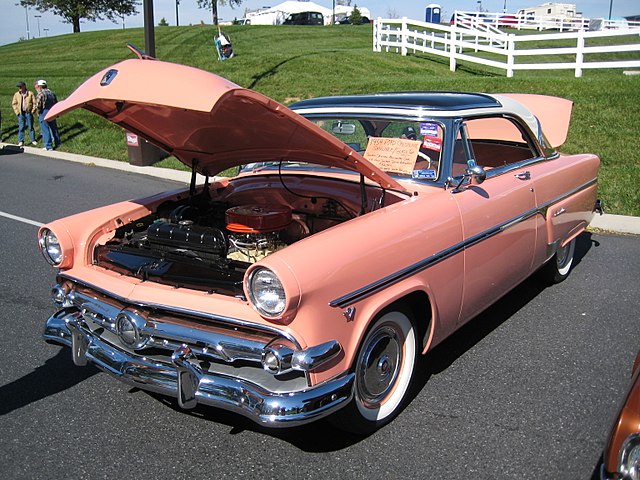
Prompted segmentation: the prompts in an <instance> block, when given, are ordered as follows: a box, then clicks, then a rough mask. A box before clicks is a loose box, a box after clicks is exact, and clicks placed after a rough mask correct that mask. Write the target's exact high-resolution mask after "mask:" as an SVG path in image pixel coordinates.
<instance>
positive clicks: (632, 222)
mask: <svg viewBox="0 0 640 480" xmlns="http://www.w3.org/2000/svg"><path fill="white" fill-rule="evenodd" d="M0 148H2V149H5V148H6V149H7V150H15V151H16V152H21V151H24V152H25V153H29V154H31V155H41V156H43V157H50V158H56V159H59V160H67V161H69V162H76V163H83V164H85V165H95V166H97V167H104V168H113V169H115V170H121V171H124V172H131V173H140V174H142V175H150V176H152V177H156V178H162V179H164V180H174V181H176V182H182V183H189V182H190V181H191V173H190V172H181V171H178V170H171V169H169V168H158V167H136V166H133V165H130V164H129V163H127V162H119V161H117V160H106V159H104V158H98V157H89V156H86V155H78V154H75V153H67V152H60V151H57V150H43V149H42V148H38V147H18V146H17V145H13V144H7V143H0ZM197 181H198V183H202V182H204V177H203V176H202V175H198V178H197ZM605 208H606V206H605ZM589 228H591V229H597V230H603V231H607V232H613V233H623V234H631V235H640V217H629V216H626V215H613V214H609V213H605V214H604V215H596V216H595V217H594V218H593V221H592V222H591V225H590V226H589Z"/></svg>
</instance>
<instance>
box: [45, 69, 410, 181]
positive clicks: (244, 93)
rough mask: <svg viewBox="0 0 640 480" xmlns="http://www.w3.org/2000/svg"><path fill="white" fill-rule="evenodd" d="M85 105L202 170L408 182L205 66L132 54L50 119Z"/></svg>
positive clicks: (74, 95)
mask: <svg viewBox="0 0 640 480" xmlns="http://www.w3.org/2000/svg"><path fill="white" fill-rule="evenodd" d="M76 108H85V109H87V110H89V111H91V112H94V113H96V114H98V115H101V116H103V117H105V118H106V119H107V120H109V121H111V122H113V123H115V124H116V125H120V126H121V127H123V128H124V129H126V130H128V131H130V132H133V133H136V134H138V135H140V136H142V137H143V138H145V139H147V140H148V141H150V142H151V143H153V144H155V145H157V146H158V147H160V148H162V149H163V150H165V151H166V152H167V153H169V154H171V155H173V156H175V157H176V158H178V159H179V160H180V161H182V162H183V163H184V164H186V165H188V166H189V167H192V166H193V164H194V162H195V167H196V170H197V171H198V173H201V174H204V175H215V174H217V173H219V172H221V171H223V170H225V169H227V168H229V167H233V166H237V165H242V164H247V163H253V162H264V161H279V160H290V161H303V162H309V163H315V164H319V165H324V166H329V167H338V168H342V169H347V170H352V171H355V172H359V173H361V174H362V175H364V176H365V177H367V178H369V179H370V180H372V181H374V182H376V183H378V184H380V185H381V186H382V187H384V188H396V189H400V190H404V187H402V186H401V185H400V184H399V183H398V182H397V181H396V180H394V179H393V178H391V177H390V176H389V175H388V174H386V173H385V172H383V171H382V170H380V169H379V168H377V167H376V166H374V165H373V164H371V163H370V162H369V161H367V160H366V159H365V158H364V157H363V156H362V155H360V154H359V153H358V152H356V151H354V150H353V149H351V148H350V147H349V146H347V145H345V144H344V143H342V142H341V141H340V140H338V139H337V138H335V137H333V136H332V135H331V134H329V133H328V132H325V131H324V130H322V129H321V128H320V127H318V126H316V125H315V124H313V123H311V122H310V121H308V120H306V119H305V118H303V117H302V116H300V115H298V114H297V113H295V112H293V111H292V110H290V109H288V108H287V107H285V106H283V105H281V104H279V103H278V102H276V101H274V100H272V99H270V98H268V97H265V96H264V95H262V94H260V93H257V92H254V91H252V90H248V89H245V88H242V87H240V86H238V85H236V84H234V83H232V82H229V81H228V80H225V79H224V78H221V77H219V76H217V75H214V74H212V73H209V72H205V71H203V70H199V69H196V68H192V67H187V66H184V65H177V64H173V63H167V62H161V61H157V60H153V59H131V60H125V61H123V62H120V63H118V64H116V65H113V66H112V67H109V68H107V69H105V70H103V71H102V72H99V73H97V74H96V75H94V76H93V77H91V78H90V79H88V80H87V81H86V82H84V83H83V84H82V85H81V86H80V87H78V89H77V90H75V91H74V92H73V93H72V94H71V95H70V96H69V97H68V98H67V99H65V100H63V101H61V102H58V103H57V104H56V105H54V106H53V107H52V108H51V110H50V111H49V113H48V115H47V119H48V120H51V119H53V118H56V117H58V116H60V115H62V114H64V113H66V112H69V111H71V110H74V109H76Z"/></svg>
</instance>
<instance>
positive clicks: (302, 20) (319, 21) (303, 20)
mask: <svg viewBox="0 0 640 480" xmlns="http://www.w3.org/2000/svg"><path fill="white" fill-rule="evenodd" d="M283 25H324V17H323V16H322V14H321V13H320V12H300V13H292V14H291V15H289V17H288V18H287V19H286V20H285V21H284V22H283Z"/></svg>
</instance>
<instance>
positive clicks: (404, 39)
mask: <svg viewBox="0 0 640 480" xmlns="http://www.w3.org/2000/svg"><path fill="white" fill-rule="evenodd" d="M401 35H402V43H401V47H400V53H401V54H402V56H403V57H406V56H407V35H408V31H407V17H402V33H401Z"/></svg>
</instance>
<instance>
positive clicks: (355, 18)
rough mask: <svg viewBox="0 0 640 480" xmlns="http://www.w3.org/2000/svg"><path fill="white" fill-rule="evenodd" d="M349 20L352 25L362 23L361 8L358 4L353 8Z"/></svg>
mask: <svg viewBox="0 0 640 480" xmlns="http://www.w3.org/2000/svg"><path fill="white" fill-rule="evenodd" d="M349 22H350V23H351V24H352V25H360V24H361V23H362V14H361V13H360V9H359V8H358V6H357V5H354V6H353V10H351V15H349Z"/></svg>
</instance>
